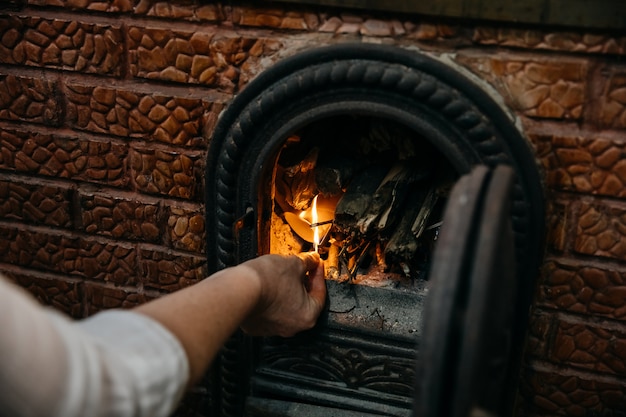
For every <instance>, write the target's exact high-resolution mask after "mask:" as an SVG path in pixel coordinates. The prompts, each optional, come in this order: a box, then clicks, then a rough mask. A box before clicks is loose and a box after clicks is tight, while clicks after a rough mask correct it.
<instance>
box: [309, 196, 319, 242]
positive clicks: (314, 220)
mask: <svg viewBox="0 0 626 417" xmlns="http://www.w3.org/2000/svg"><path fill="white" fill-rule="evenodd" d="M311 220H312V221H311V224H314V225H315V226H313V250H314V251H315V252H317V248H318V246H319V245H320V231H319V226H317V223H319V220H318V218H317V196H315V198H314V199H313V212H312V213H311Z"/></svg>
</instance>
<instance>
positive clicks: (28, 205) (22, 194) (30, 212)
mask: <svg viewBox="0 0 626 417" xmlns="http://www.w3.org/2000/svg"><path fill="white" fill-rule="evenodd" d="M71 199H72V190H71V189H70V188H69V187H63V186H54V185H44V184H32V183H28V182H19V181H17V180H16V179H14V178H10V179H5V178H2V177H1V176H0V218H4V219H14V220H19V221H23V222H26V223H35V224H45V225H49V226H58V227H66V228H70V227H71V225H72V219H71V208H70V205H71Z"/></svg>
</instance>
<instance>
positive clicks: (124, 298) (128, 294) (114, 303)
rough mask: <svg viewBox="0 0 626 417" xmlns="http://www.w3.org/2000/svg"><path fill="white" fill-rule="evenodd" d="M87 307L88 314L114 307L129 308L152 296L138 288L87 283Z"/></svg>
mask: <svg viewBox="0 0 626 417" xmlns="http://www.w3.org/2000/svg"><path fill="white" fill-rule="evenodd" d="M85 300H86V301H85V308H86V310H87V315H88V316H90V315H93V314H95V313H97V312H99V311H103V310H109V309H112V308H122V309H128V308H133V307H137V306H138V305H140V304H143V303H145V302H147V301H149V300H150V297H148V296H146V295H145V294H143V293H139V292H138V291H137V290H134V289H128V288H119V287H111V286H104V285H101V284H94V283H91V282H86V283H85Z"/></svg>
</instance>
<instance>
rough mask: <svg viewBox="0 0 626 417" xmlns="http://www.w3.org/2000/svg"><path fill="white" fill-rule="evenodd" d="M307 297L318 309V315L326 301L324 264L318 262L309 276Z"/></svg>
mask: <svg viewBox="0 0 626 417" xmlns="http://www.w3.org/2000/svg"><path fill="white" fill-rule="evenodd" d="M309 297H311V298H312V299H313V300H314V301H315V303H316V304H317V306H318V307H319V311H317V313H319V312H320V311H321V310H322V308H323V307H324V302H325V301H326V280H325V279H324V263H323V262H319V263H318V264H317V266H316V268H315V270H313V271H312V273H311V274H310V276H309Z"/></svg>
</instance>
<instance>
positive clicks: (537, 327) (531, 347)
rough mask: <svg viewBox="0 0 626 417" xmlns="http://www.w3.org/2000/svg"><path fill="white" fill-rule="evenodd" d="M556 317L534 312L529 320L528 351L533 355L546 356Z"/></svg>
mask: <svg viewBox="0 0 626 417" xmlns="http://www.w3.org/2000/svg"><path fill="white" fill-rule="evenodd" d="M553 321H554V317H553V316H552V315H550V314H546V313H541V312H534V313H533V314H532V315H531V316H530V320H529V322H528V339H527V341H526V352H527V354H529V355H531V356H538V357H542V358H545V356H546V354H547V349H548V343H549V340H550V333H551V331H552V329H553Z"/></svg>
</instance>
